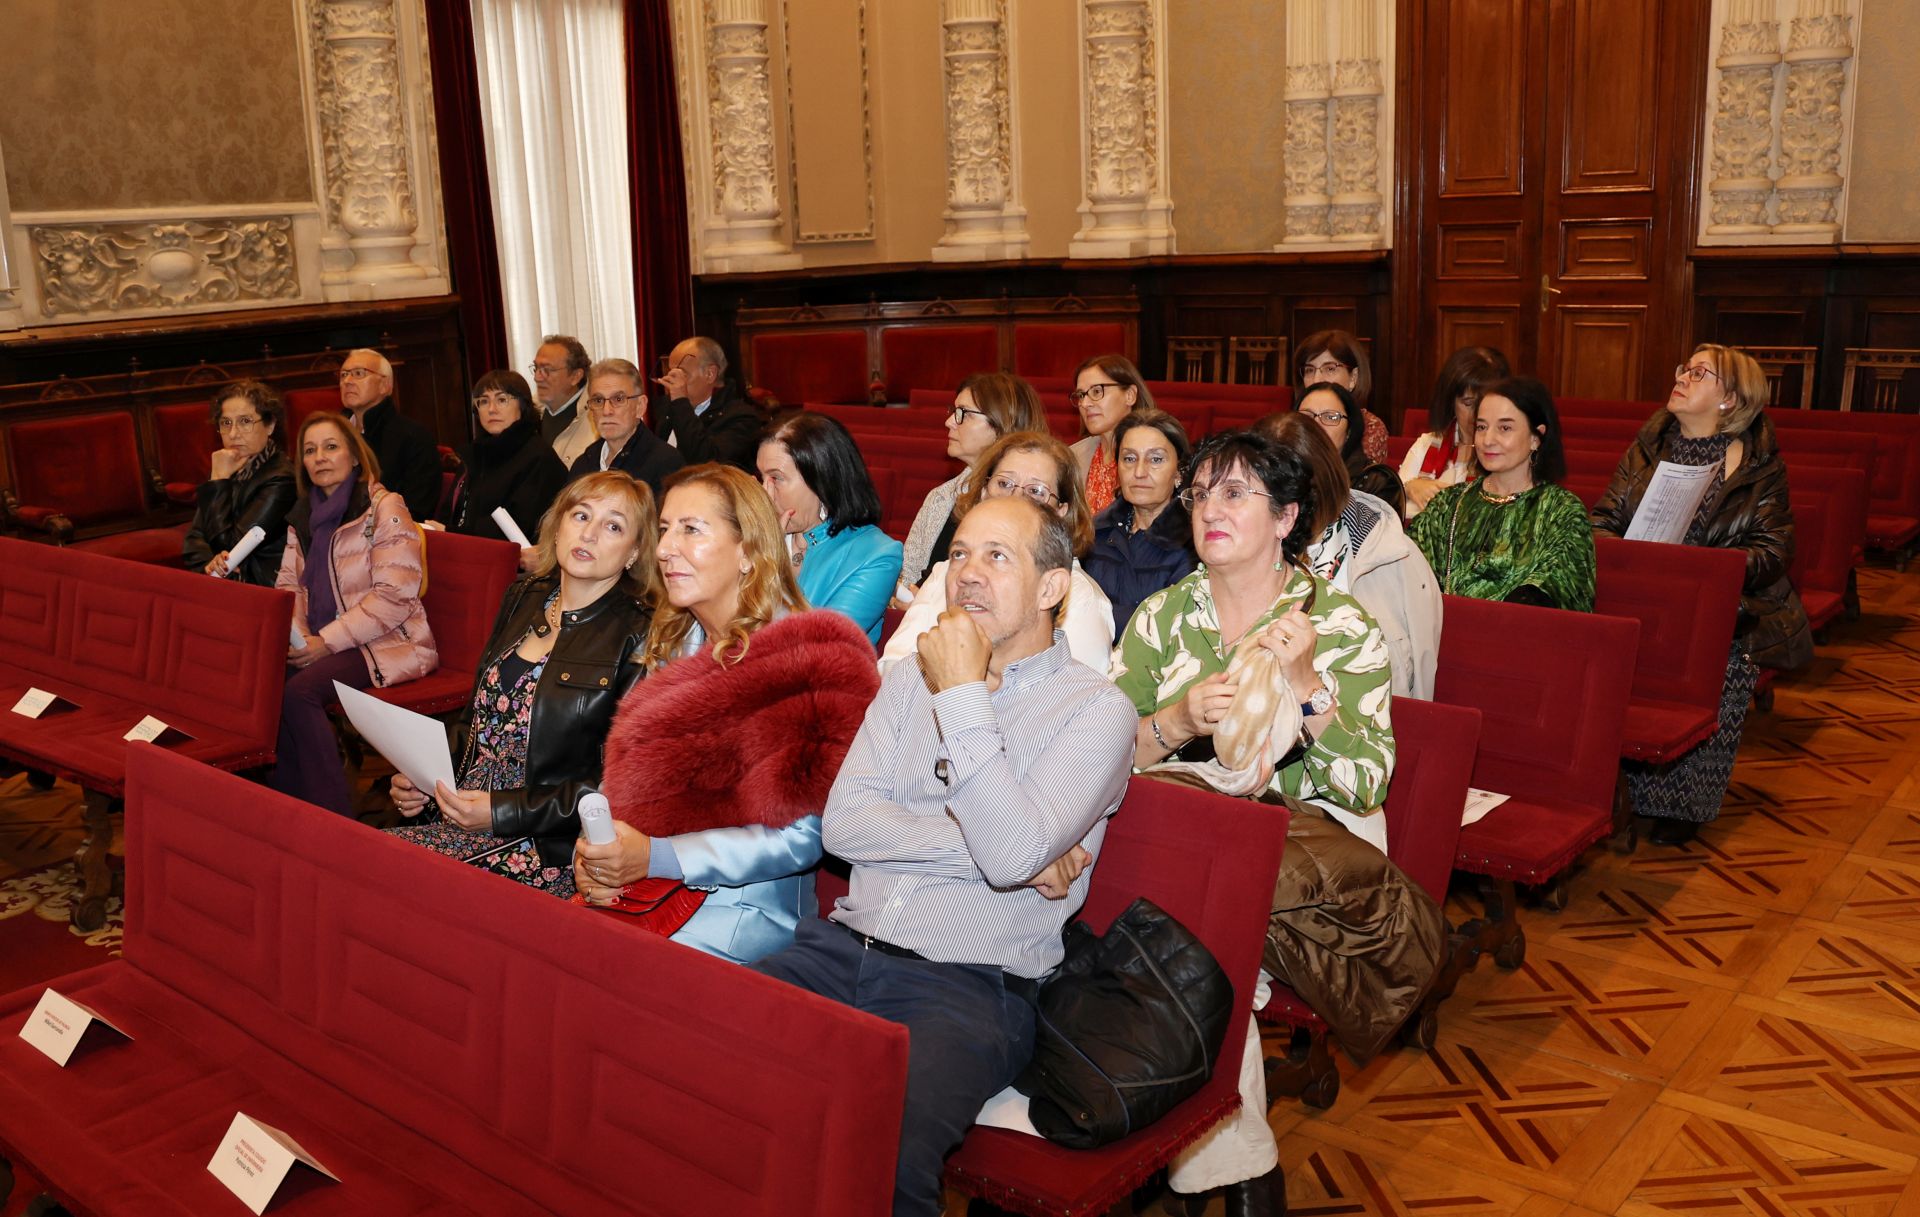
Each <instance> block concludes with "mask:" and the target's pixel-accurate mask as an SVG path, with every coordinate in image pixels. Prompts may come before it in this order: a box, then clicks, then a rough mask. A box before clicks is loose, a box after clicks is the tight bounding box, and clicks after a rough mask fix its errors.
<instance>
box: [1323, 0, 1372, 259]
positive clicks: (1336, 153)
mask: <svg viewBox="0 0 1920 1217" xmlns="http://www.w3.org/2000/svg"><path fill="white" fill-rule="evenodd" d="M1376 5H1377V0H1341V10H1340V30H1339V36H1340V58H1339V59H1337V60H1336V61H1335V62H1334V65H1333V89H1332V103H1331V105H1332V114H1331V120H1332V130H1333V138H1332V141H1331V142H1330V144H1329V145H1328V151H1327V163H1328V166H1329V173H1330V177H1331V185H1332V199H1331V206H1330V207H1329V208H1328V210H1327V222H1328V228H1329V230H1330V232H1331V235H1332V237H1333V239H1334V240H1336V241H1349V242H1355V243H1377V242H1378V241H1379V240H1380V235H1381V215H1380V213H1381V206H1380V204H1381V198H1380V143H1379V131H1380V126H1379V124H1380V97H1381V94H1382V93H1383V92H1384V91H1385V84H1384V82H1383V81H1382V79H1381V76H1382V73H1381V64H1380V52H1379V41H1378V38H1377V36H1376V33H1377V25H1378V20H1379V19H1378V17H1377V16H1376V14H1375V8H1376Z"/></svg>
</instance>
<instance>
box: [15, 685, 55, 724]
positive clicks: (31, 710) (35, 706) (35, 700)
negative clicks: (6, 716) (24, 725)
mask: <svg viewBox="0 0 1920 1217" xmlns="http://www.w3.org/2000/svg"><path fill="white" fill-rule="evenodd" d="M59 700H60V698H59V697H58V695H56V694H53V693H49V692H47V691H46V690H45V689H28V690H27V692H26V695H25V696H23V697H21V699H20V700H19V701H17V702H14V703H13V712H14V713H15V714H21V715H25V716H26V717H27V718H39V717H40V715H41V713H42V712H43V711H44V710H46V708H47V707H48V706H51V705H52V704H53V703H54V702H56V701H59Z"/></svg>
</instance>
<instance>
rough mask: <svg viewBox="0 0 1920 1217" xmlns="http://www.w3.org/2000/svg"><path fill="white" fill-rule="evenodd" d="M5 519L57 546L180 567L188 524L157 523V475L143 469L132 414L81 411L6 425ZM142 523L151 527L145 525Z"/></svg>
mask: <svg viewBox="0 0 1920 1217" xmlns="http://www.w3.org/2000/svg"><path fill="white" fill-rule="evenodd" d="M6 448H7V466H8V472H9V473H10V475H11V482H12V487H13V488H12V489H11V490H9V491H8V492H7V494H6V500H5V502H6V515H7V522H8V523H9V524H10V525H11V526H12V527H13V528H14V529H16V530H18V531H21V532H26V533H29V534H37V535H39V536H42V537H45V538H47V539H49V540H51V541H53V542H54V543H55V544H57V545H65V544H69V543H74V542H75V541H76V538H78V541H77V543H75V545H74V547H75V548H76V549H84V550H87V551H88V552H90V553H98V554H104V555H106V556H107V557H111V558H124V559H126V560H128V561H130V562H145V563H149V564H151V565H154V566H174V567H177V566H179V565H180V553H181V543H182V541H183V539H184V537H185V534H186V529H185V528H184V527H172V528H160V527H152V526H151V525H152V524H154V523H155V522H156V521H157V519H158V518H159V517H158V516H157V515H156V513H155V511H154V506H153V500H154V499H155V498H156V497H158V494H159V491H160V486H159V478H158V477H157V476H156V475H155V474H153V473H152V472H151V471H149V470H147V469H146V468H144V467H143V466H142V464H141V460H140V449H139V445H138V441H137V439H136V437H135V433H134V425H133V415H131V414H128V413H125V412H124V411H115V412H113V413H108V414H82V415H76V416H74V417H70V418H52V419H45V420H41V421H37V422H26V423H15V424H13V425H12V426H11V427H9V428H7V443H6ZM142 525H147V526H146V527H142Z"/></svg>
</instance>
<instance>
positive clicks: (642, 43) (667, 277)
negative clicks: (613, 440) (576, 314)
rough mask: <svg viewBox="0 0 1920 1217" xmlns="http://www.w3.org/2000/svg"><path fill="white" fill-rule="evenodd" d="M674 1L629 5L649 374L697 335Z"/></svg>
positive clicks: (630, 115)
mask: <svg viewBox="0 0 1920 1217" xmlns="http://www.w3.org/2000/svg"><path fill="white" fill-rule="evenodd" d="M667 3H668V0H627V193H628V195H629V196H630V197H631V198H632V200H633V263H634V265H633V305H634V315H635V320H636V321H637V322H638V330H639V334H640V351H639V355H640V357H641V360H642V362H641V366H642V367H651V364H652V361H653V360H654V359H655V358H657V357H658V356H661V355H665V354H666V353H667V352H668V351H670V350H672V349H673V345H674V344H675V343H676V342H679V341H680V340H681V339H682V338H685V337H687V336H688V335H689V334H691V333H693V267H692V264H691V263H690V262H689V261H688V257H687V173H686V167H685V165H684V164H683V162H682V160H681V151H680V102H679V99H678V98H677V97H676V96H675V95H674V85H673V79H674V76H673V29H672V25H671V22H670V21H669V19H668V15H667Z"/></svg>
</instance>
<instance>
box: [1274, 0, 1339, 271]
mask: <svg viewBox="0 0 1920 1217" xmlns="http://www.w3.org/2000/svg"><path fill="white" fill-rule="evenodd" d="M1326 12H1327V9H1326V0H1287V75H1286V85H1285V92H1284V94H1283V97H1284V101H1285V104H1286V107H1287V136H1286V144H1285V148H1284V151H1283V158H1284V159H1283V160H1282V162H1281V163H1282V166H1283V173H1284V175H1285V193H1284V197H1283V201H1282V206H1284V207H1285V208H1286V237H1285V238H1284V243H1285V244H1287V245H1301V244H1316V245H1317V244H1321V243H1323V242H1325V241H1326V240H1327V239H1328V238H1329V237H1330V236H1331V235H1332V227H1331V224H1330V223H1329V217H1328V214H1327V208H1328V206H1329V205H1330V204H1331V203H1332V199H1330V198H1329V197H1328V194H1327V187H1328V180H1327V179H1328V163H1327V157H1328V138H1327V124H1328V121H1329V112H1330V110H1331V106H1330V104H1329V102H1330V100H1331V98H1332V93H1333V65H1332V64H1330V63H1329V62H1328V59H1327V22H1326Z"/></svg>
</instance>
